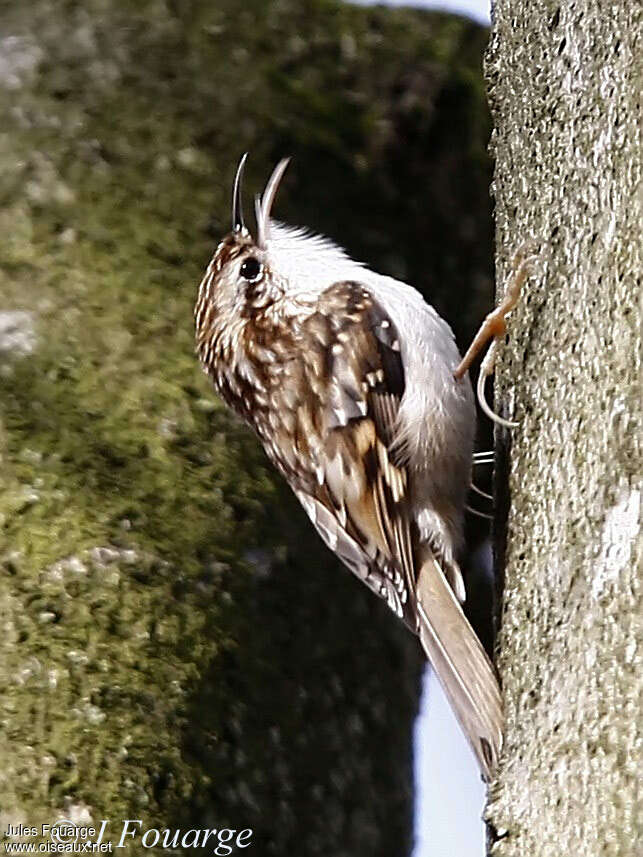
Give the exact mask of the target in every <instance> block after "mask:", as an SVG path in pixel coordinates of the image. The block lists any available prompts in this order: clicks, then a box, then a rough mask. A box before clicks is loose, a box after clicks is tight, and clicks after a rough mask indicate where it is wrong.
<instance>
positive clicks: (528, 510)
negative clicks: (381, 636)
mask: <svg viewBox="0 0 643 857" xmlns="http://www.w3.org/2000/svg"><path fill="white" fill-rule="evenodd" d="M640 68H641V21H640V9H639V7H638V4H631V3H616V4H600V3H596V2H568V3H556V2H546V3H545V2H533V3H532V2H517V0H508V2H498V3H497V4H496V6H495V23H494V27H493V35H492V38H491V43H490V47H489V51H488V56H487V76H488V84H489V87H490V95H491V106H492V114H493V118H494V124H495V128H496V130H495V132H494V148H495V156H496V170H495V201H496V217H497V250H498V263H499V264H498V272H499V279H498V281H499V283H502V282H503V280H505V279H506V278H507V276H508V275H509V260H510V257H511V254H513V252H514V251H516V250H517V249H518V248H519V246H520V245H521V244H522V243H523V242H524V241H525V240H526V239H528V238H530V237H531V238H533V239H534V240H535V242H536V244H537V246H538V248H539V252H540V262H539V263H538V266H537V270H536V272H535V274H534V276H533V277H532V278H531V279H530V281H529V282H528V284H527V286H526V288H525V291H524V295H523V299H522V302H521V304H520V306H519V307H518V308H517V309H516V310H515V312H514V315H513V318H512V321H511V324H510V341H509V344H508V347H507V348H506V350H505V352H504V359H503V361H502V365H501V366H500V367H499V368H498V372H497V376H496V377H497V381H498V386H497V407H499V408H500V409H501V410H506V411H508V412H509V413H510V414H514V415H515V417H516V418H517V419H518V420H520V426H519V428H518V429H516V430H515V431H513V432H512V435H511V448H510V449H509V446H508V444H509V441H508V438H507V435H506V434H505V433H504V432H503V433H502V437H501V438H500V441H501V448H502V449H503V450H504V454H505V455H508V456H509V462H510V463H509V469H508V488H509V496H510V509H509V515H508V522H507V530H506V569H505V573H506V588H505V595H504V598H505V601H504V613H503V626H502V631H501V650H500V660H499V666H500V671H501V674H502V679H503V684H504V692H505V698H506V714H507V733H506V745H505V751H504V761H503V764H502V768H501V770H500V774H499V777H498V780H497V782H496V783H495V785H494V787H493V789H492V793H491V802H490V806H489V808H488V816H489V819H490V821H491V822H492V823H493V825H494V826H495V828H496V831H497V833H498V835H499V836H501V837H504V838H501V839H500V840H499V841H498V842H497V843H496V845H495V847H493V848H492V852H491V853H493V854H494V855H502V857H514V855H516V856H517V855H521V857H522V856H523V855H529V857H549V855H551V857H554V855H555V857H560V855H574V857H597V855H617V854H618V855H619V857H626V855H634V854H635V853H640V852H639V850H638V849H639V848H640V840H639V839H638V833H639V831H638V830H637V819H638V821H639V822H640V819H641V812H640V806H639V807H638V808H637V806H636V801H637V799H638V789H637V782H638V781H639V777H640V770H641V768H640V763H641V759H640V755H639V754H640V738H641V736H640V723H641V720H640V691H641V666H642V659H641V654H642V653H641V643H640V636H639V635H637V632H636V624H637V621H638V620H637V616H638V617H640V615H641V602H640V589H639V583H638V580H637V574H638V572H637V566H639V564H640V541H639V509H640V482H639V478H640V460H641V459H640V448H639V443H640V438H641V436H640V426H639V423H638V415H639V408H640V399H639V395H640V392H639V361H640V339H639V329H638V325H639V320H638V318H639V317H638V302H639V296H640V273H641V257H640V246H641V245H640V241H641V238H640V224H641V219H640V218H641V211H640V200H639V198H638V196H637V194H638V192H639V190H640V188H639V180H640V163H641V152H640V126H639V123H640V119H641V117H640V91H641V86H640V84H641V81H640ZM501 487H502V486H501ZM500 547H501V553H502V545H501V546H500ZM637 766H638V772H637Z"/></svg>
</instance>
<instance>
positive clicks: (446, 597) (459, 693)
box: [416, 557, 503, 782]
mask: <svg viewBox="0 0 643 857" xmlns="http://www.w3.org/2000/svg"><path fill="white" fill-rule="evenodd" d="M416 595H417V610H418V622H419V628H418V636H419V637H420V641H421V643H422V648H423V649H424V651H425V653H426V655H427V657H428V659H429V661H430V662H431V665H432V667H433V668H434V670H435V672H436V674H437V677H438V679H439V680H440V684H441V685H442V688H443V689H444V692H445V693H446V695H447V698H448V700H449V702H450V703H451V707H452V709H453V711H454V713H455V715H456V717H457V719H458V721H459V723H460V726H461V728H462V731H463V732H464V734H465V736H466V738H467V739H468V741H469V743H470V745H471V747H472V749H473V752H474V753H475V755H476V758H477V760H478V763H479V765H480V770H481V772H482V775H483V777H484V779H485V780H486V781H487V782H488V781H489V780H490V779H491V778H492V776H493V773H494V770H495V768H496V766H497V763H498V756H499V755H500V750H501V748H502V732H503V714H502V699H501V696H500V687H499V685H498V680H497V678H496V672H495V669H494V667H493V664H492V663H491V661H490V660H489V658H488V657H487V653H486V652H485V650H484V649H483V647H482V645H481V643H480V641H479V640H478V638H477V636H476V634H475V632H474V630H473V628H472V627H471V625H470V624H469V621H468V620H467V618H466V616H465V615H464V613H463V611H462V608H461V607H460V604H459V602H458V600H457V598H456V596H455V594H454V592H453V589H452V588H451V586H450V585H449V583H448V582H447V579H446V577H445V575H444V572H443V571H442V569H441V568H440V565H439V564H438V562H437V561H436V559H435V558H433V557H430V558H427V559H426V560H425V562H424V563H423V564H422V566H421V568H420V574H419V576H418V581H417V588H416Z"/></svg>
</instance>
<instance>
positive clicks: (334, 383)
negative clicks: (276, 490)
mask: <svg viewBox="0 0 643 857" xmlns="http://www.w3.org/2000/svg"><path fill="white" fill-rule="evenodd" d="M298 338H300V353H301V355H302V359H298V360H297V361H291V362H290V363H288V364H286V366H285V368H284V375H283V377H282V378H281V383H280V384H279V387H278V389H276V390H274V391H273V393H272V399H273V402H274V405H275V407H276V409H277V410H278V411H279V412H280V414H281V415H282V417H281V418H282V419H286V420H287V419H289V418H290V419H291V420H292V424H291V425H290V426H289V428H290V429H291V431H288V432H287V436H285V435H286V433H284V434H283V435H282V436H283V441H282V442H281V443H278V444H277V446H278V447H279V448H278V449H277V448H275V449H273V450H272V455H271V457H273V458H274V459H275V460H276V461H277V463H278V465H279V467H280V469H281V470H282V471H283V472H284V474H285V476H286V478H287V479H288V481H289V482H290V484H291V485H292V487H293V489H294V490H295V493H296V494H297V497H298V498H299V500H300V501H301V503H302V505H303V507H304V508H305V510H306V512H307V513H308V515H309V516H310V518H311V520H312V522H313V523H314V525H315V527H316V528H317V530H318V531H319V533H320V535H321V536H322V538H323V539H324V541H325V542H326V544H327V545H328V546H329V547H330V548H331V549H332V550H333V551H335V553H337V555H338V556H339V557H340V558H341V559H342V560H343V562H344V563H345V564H346V565H347V566H348V567H349V568H350V569H351V571H353V572H354V573H355V574H357V575H358V576H359V577H360V578H361V579H363V580H364V581H365V582H366V583H367V584H368V585H369V586H370V587H371V589H373V590H374V591H375V592H376V593H377V594H378V595H380V596H381V597H383V598H384V599H385V600H386V601H387V603H388V604H389V606H390V607H391V609H393V610H394V611H395V612H396V613H397V614H398V616H400V617H401V618H403V619H405V621H407V623H408V624H409V625H410V626H411V627H412V629H413V631H416V630H417V624H416V614H415V572H414V556H413V547H412V542H411V531H410V526H411V517H410V506H409V496H408V490H409V484H408V473H407V470H406V467H405V465H404V463H403V462H402V461H400V460H398V458H400V456H397V457H396V455H395V453H394V451H393V450H394V446H393V441H394V437H395V433H396V420H397V414H398V410H399V404H400V400H401V398H402V394H403V393H404V367H403V364H402V359H401V356H400V346H399V340H398V333H397V331H396V329H395V326H394V325H393V322H392V321H391V319H390V318H389V317H388V315H387V314H386V313H385V312H384V310H383V309H382V308H381V307H380V306H379V305H378V303H377V302H376V301H375V299H374V298H373V297H372V295H370V294H369V292H368V291H367V290H366V289H365V288H364V287H363V286H362V285H360V284H359V283H355V282H340V283H336V284H334V285H333V286H331V287H330V288H328V289H327V290H326V291H325V292H324V293H323V294H322V295H321V296H320V298H319V301H318V304H317V308H316V312H314V313H313V314H311V315H308V316H307V318H306V319H305V321H304V322H303V323H302V325H301V329H300V331H299V335H298ZM294 390H296V391H297V393H296V394H294V393H293V391H294ZM279 434H280V433H279V432H277V436H279ZM272 438H273V441H274V438H275V435H274V434H273V435H272ZM284 447H289V448H288V449H284ZM268 452H269V454H271V450H270V449H268ZM289 459H290V460H289ZM293 459H294V460H293Z"/></svg>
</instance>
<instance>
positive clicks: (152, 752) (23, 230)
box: [0, 0, 492, 857]
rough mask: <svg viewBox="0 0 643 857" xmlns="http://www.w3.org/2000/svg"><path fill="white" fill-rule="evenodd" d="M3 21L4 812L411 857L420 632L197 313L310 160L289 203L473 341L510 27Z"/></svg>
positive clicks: (430, 22) (54, 17)
mask: <svg viewBox="0 0 643 857" xmlns="http://www.w3.org/2000/svg"><path fill="white" fill-rule="evenodd" d="M0 33H1V38H0V115H2V117H3V122H2V129H1V132H0V194H1V196H0V198H1V201H2V209H1V210H0V229H1V232H2V241H1V242H0V468H1V469H0V480H1V482H0V488H1V490H0V539H1V544H0V617H1V619H0V622H1V633H0V742H1V744H2V754H1V755H2V758H1V761H0V832H1V831H4V829H5V827H4V825H6V824H7V823H12V824H18V823H20V822H22V823H25V824H33V825H37V824H39V823H40V822H42V821H46V822H51V821H53V820H54V819H55V818H57V817H59V816H61V815H65V816H68V817H71V818H72V819H75V820H78V821H80V820H84V821H89V820H90V819H91V820H93V821H94V822H96V821H99V820H100V819H103V818H109V819H111V822H110V829H109V831H108V835H109V837H110V838H112V839H114V837H115V836H116V837H117V835H118V831H119V830H120V825H121V822H122V819H123V818H140V819H142V821H143V825H144V826H150V827H157V828H158V827H161V828H163V827H165V826H168V825H169V826H170V827H177V826H178V827H182V828H183V829H184V830H186V829H187V828H190V827H217V828H218V827H225V826H227V827H236V828H246V827H249V828H253V830H254V837H253V845H254V847H253V849H251V851H250V852H249V853H253V854H258V855H261V857H263V855H271V854H274V855H278V857H283V855H287V854H289V855H296V857H308V855H332V857H342V855H346V857H358V855H391V856H392V857H399V855H401V854H405V853H408V851H409V848H410V841H411V828H412V770H411V761H412V760H411V735H412V726H413V719H414V715H415V710H416V706H417V696H418V679H419V672H420V668H421V664H422V659H421V656H420V653H419V650H418V646H417V644H416V642H415V641H414V640H413V639H412V638H411V637H410V635H408V634H407V633H406V631H405V630H404V628H403V627H402V626H401V624H399V623H397V622H396V621H395V619H394V617H393V616H392V615H391V614H390V613H389V611H388V610H387V608H386V607H385V606H384V605H383V604H380V603H379V602H378V600H377V599H376V598H375V597H374V596H371V595H370V594H369V593H368V592H367V591H366V590H365V589H364V588H363V586H362V585H361V584H359V582H358V581H356V580H353V579H352V577H351V576H350V574H349V573H348V572H347V571H345V570H344V569H342V568H340V567H339V566H338V564H337V562H336V561H335V560H334V559H332V558H331V556H330V554H328V552H327V551H326V550H325V549H324V548H323V546H322V544H321V542H320V540H319V539H318V538H317V537H316V535H315V534H314V532H313V530H312V527H311V526H310V524H309V522H308V521H307V520H305V516H304V514H303V512H301V510H300V509H299V507H298V505H297V504H296V502H295V501H294V500H293V499H292V498H291V496H290V494H289V492H288V491H287V490H286V489H285V488H284V487H283V486H282V485H281V483H279V481H278V480H276V479H275V478H274V475H273V473H272V471H271V469H270V468H269V467H268V466H267V465H266V463H265V460H264V457H263V455H262V454H261V453H260V452H259V449H258V445H257V444H256V442H255V440H254V439H253V438H252V437H250V435H249V434H248V433H246V432H245V431H244V430H243V429H241V428H240V427H239V424H238V423H237V422H235V421H234V420H233V419H232V418H231V417H230V416H229V415H228V413H227V412H226V411H225V410H224V409H223V408H222V406H221V405H220V403H219V402H218V401H217V400H216V398H215V396H214V393H213V391H212V389H211V388H210V385H209V384H208V382H207V381H206V379H205V378H204V377H202V374H201V372H200V369H199V367H198V365H197V361H196V358H195V356H194V353H193V320H192V307H193V303H194V299H195V296H196V289H197V285H198V282H199V280H200V278H201V274H202V271H203V270H204V268H205V266H206V264H207V262H208V260H209V257H210V255H211V253H212V250H213V245H214V242H215V240H217V239H218V238H219V237H220V236H221V235H222V233H223V232H224V231H226V230H227V229H228V228H229V222H230V220H229V218H230V204H229V195H230V182H231V178H232V175H233V172H234V168H235V166H236V162H237V160H238V157H239V155H240V153H241V152H243V151H244V150H246V149H248V150H249V151H250V153H251V157H250V160H249V166H248V178H247V189H248V197H249V198H250V197H251V194H252V193H253V192H255V191H258V190H260V189H261V188H262V187H263V183H264V182H265V181H266V178H267V176H268V175H269V171H270V170H271V169H272V167H273V165H274V163H275V162H276V160H277V159H278V158H281V157H283V156H284V155H285V154H292V155H293V156H294V157H293V163H292V166H291V168H290V170H289V174H288V177H287V181H285V182H284V186H283V190H282V191H280V195H279V200H278V206H277V212H276V213H277V214H278V216H279V217H283V219H284V220H289V221H291V222H294V223H302V224H305V225H307V226H309V227H311V228H313V229H318V230H321V231H324V232H326V233H327V234H329V235H331V236H332V237H335V238H336V239H338V240H340V241H341V242H342V243H344V244H345V245H346V246H347V248H348V249H349V250H350V251H351V252H352V253H353V254H354V255H355V256H356V257H358V258H362V259H365V260H366V261H368V262H369V263H371V264H372V265H373V266H374V267H376V268H378V269H380V270H382V271H384V272H387V273H391V274H394V275H397V276H401V277H404V278H407V279H408V280H409V281H411V282H414V283H415V284H417V285H418V286H419V287H420V288H423V289H424V290H425V292H426V293H427V294H428V295H429V297H430V298H431V300H432V301H433V302H434V303H435V304H436V306H438V307H439V309H440V310H441V311H442V312H443V313H444V314H445V315H447V317H449V318H453V319H454V321H455V323H456V327H457V329H458V330H459V332H460V334H461V337H462V339H465V338H466V335H467V328H469V329H470V327H471V325H472V323H473V321H474V320H476V319H478V318H479V317H480V314H481V312H482V309H483V307H485V306H486V305H488V303H489V302H490V301H491V282H492V277H491V267H492V260H491V254H490V252H489V248H490V246H491V216H490V200H489V196H488V186H489V181H490V162H489V159H488V157H487V154H486V149H485V147H486V142H487V139H488V134H489V117H488V111H487V107H486V102H485V95H484V84H483V80H482V74H481V58H482V52H483V49H484V45H485V43H486V33H485V31H484V30H483V29H482V28H480V27H477V26H475V25H473V24H471V23H469V22H466V21H464V20H458V19H453V18H450V17H448V16H444V15H428V14H421V13H419V12H410V11H404V10H400V11H396V12H394V11H391V10H384V9H379V10H377V9H363V8H359V9H357V8H356V9H352V8H350V7H349V6H347V5H340V4H334V3H332V2H328V0H319V2H308V3H301V2H299V0H280V2H278V3H266V2H264V0H244V2H232V0H226V2H224V0H221V2H217V3H213V2H210V0H202V2H199V0H186V2H183V0H181V2H171V0H168V2H161V0H136V2H129V0H111V2H110V1H109V0H78V1H77V2H74V0H57V2H53V0H22V2H20V3H10V4H6V3H5V4H2V5H1V6H0ZM462 176H466V181H462ZM420 190H421V191H422V194H420V193H419V191H420ZM429 200H430V201H429ZM248 207H249V206H248ZM463 284H466V287H467V289H468V292H469V294H473V295H474V296H475V297H476V298H477V301H478V305H477V306H476V305H475V304H473V303H471V302H469V301H467V300H466V298H467V295H465V294H464V292H463V288H464V285H463ZM128 844H129V847H128V848H127V849H126V850H125V851H121V852H119V853H123V854H127V853H132V854H140V853H141V852H142V848H141V845H140V840H139V841H138V842H134V841H132V840H128ZM154 850H158V849H152V851H154ZM206 850H209V852H210V853H211V852H212V848H209V849H206ZM188 853H194V849H189V852H188Z"/></svg>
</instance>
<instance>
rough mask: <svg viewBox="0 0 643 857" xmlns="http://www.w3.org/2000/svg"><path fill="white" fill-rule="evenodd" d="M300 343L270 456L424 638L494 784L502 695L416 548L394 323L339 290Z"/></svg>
mask: <svg viewBox="0 0 643 857" xmlns="http://www.w3.org/2000/svg"><path fill="white" fill-rule="evenodd" d="M297 336H298V337H300V341H299V343H298V348H297V353H298V357H297V359H293V360H291V361H289V362H287V363H285V365H284V369H283V372H282V373H281V375H280V376H279V378H280V382H279V384H278V385H277V386H276V387H275V389H273V391H272V395H271V398H272V400H273V404H274V406H275V408H276V409H277V412H278V414H279V416H275V418H274V419H275V420H276V421H277V422H278V421H282V423H283V425H281V426H280V425H274V426H272V429H273V431H272V432H271V434H270V438H271V439H270V443H266V441H264V443H265V445H266V449H267V450H268V453H269V455H270V456H271V458H273V460H274V461H275V462H276V463H277V464H278V466H279V467H280V469H281V470H282V472H283V473H284V475H285V476H286V478H287V479H288V481H289V482H290V484H291V485H292V487H293V488H294V490H295V493H296V494H297V497H298V498H299V500H300V501H301V503H302V505H303V507H304V508H305V510H306V512H307V513H308V515H309V516H310V518H311V520H312V522H313V523H314V525H315V527H316V528H317V530H318V531H319V533H320V534H321V536H322V538H323V539H324V541H325V542H326V544H327V545H328V546H329V547H330V548H331V549H332V550H333V551H334V552H335V553H336V554H337V555H338V556H339V557H340V558H341V559H342V560H343V562H344V563H345V564H346V565H347V566H348V567H349V568H350V569H351V570H352V571H353V572H355V574H357V575H358V576H359V577H361V578H362V579H363V580H364V581H365V582H366V583H367V584H368V585H369V586H370V587H371V589H373V590H374V591H375V592H376V593H377V594H378V595H380V596H381V597H383V598H384V599H386V601H387V602H388V604H389V606H390V607H391V608H392V609H393V610H394V611H395V612H396V613H397V614H398V616H400V617H401V618H403V619H404V620H405V621H406V623H407V624H408V625H409V626H410V628H411V629H412V630H413V631H414V632H415V633H417V634H418V635H419V637H420V641H421V643H422V646H423V648H424V650H425V652H426V654H427V656H428V658H429V659H430V661H431V663H432V665H433V667H434V669H435V670H436V673H437V675H438V678H439V679H440V682H441V683H442V685H443V687H444V689H445V692H446V694H447V696H448V698H449V700H450V701H451V704H452V706H453V709H454V712H455V714H456V716H457V718H458V720H459V721H460V724H461V726H462V728H463V731H464V733H465V735H466V736H467V738H468V740H469V742H470V744H471V746H472V748H473V750H474V752H475V754H476V756H477V758H478V761H479V764H480V768H481V770H482V772H483V774H484V776H485V778H487V779H489V777H490V776H491V773H492V771H493V769H494V768H495V765H496V761H497V758H498V754H499V752H500V747H501V742H502V723H503V718H502V705H501V698H500V690H499V687H498V682H497V679H496V676H495V671H494V668H493V665H492V664H491V662H490V661H489V658H488V657H487V655H486V653H485V651H484V649H483V647H482V646H481V644H480V642H479V640H478V638H477V637H476V635H475V633H474V631H473V629H472V628H471V626H470V625H469V622H468V621H467V619H466V617H465V615H464V613H463V612H462V609H461V607H460V604H459V602H458V599H457V598H456V595H455V593H454V591H453V588H452V586H451V585H450V583H449V582H448V580H447V577H446V576H445V573H444V568H443V566H442V563H441V562H440V560H439V558H438V557H437V556H436V555H435V554H434V552H433V551H432V549H431V548H430V546H428V545H426V544H423V545H418V544H414V543H413V541H412V526H413V518H412V509H411V505H410V499H409V473H408V471H407V469H406V465H405V460H404V456H403V455H400V454H399V453H398V454H396V445H395V437H396V432H397V417H398V411H399V406H400V401H401V398H402V395H403V393H404V384H405V379H404V366H403V363H402V359H401V354H400V344H399V339H398V332H397V330H396V328H395V325H394V324H393V322H392V320H391V319H390V317H389V316H388V315H387V313H386V312H385V311H384V310H383V308H382V307H381V306H380V305H379V304H378V303H377V301H376V300H375V299H374V298H373V296H372V295H370V294H369V292H368V290H366V289H365V288H364V287H363V286H362V285H360V284H359V283H354V282H341V283H336V284H335V285H333V286H331V287H330V288H329V289H327V290H326V291H325V292H324V293H323V294H322V295H321V296H320V298H319V302H318V305H317V311H316V312H315V313H313V314H312V315H308V316H307V317H306V319H305V321H304V322H302V324H301V329H300V330H299V331H298V333H297ZM280 428H281V430H280ZM280 438H281V439H280ZM416 569H417V571H416Z"/></svg>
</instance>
